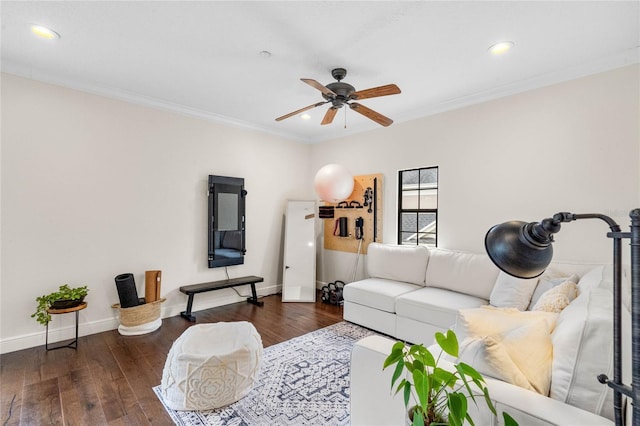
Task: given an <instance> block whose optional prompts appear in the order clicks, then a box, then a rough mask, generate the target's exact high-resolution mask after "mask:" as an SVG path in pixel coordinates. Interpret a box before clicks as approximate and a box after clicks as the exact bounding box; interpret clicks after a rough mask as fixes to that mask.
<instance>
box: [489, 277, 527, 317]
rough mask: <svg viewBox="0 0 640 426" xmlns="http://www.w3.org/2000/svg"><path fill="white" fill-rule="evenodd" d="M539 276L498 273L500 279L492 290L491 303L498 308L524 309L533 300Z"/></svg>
mask: <svg viewBox="0 0 640 426" xmlns="http://www.w3.org/2000/svg"><path fill="white" fill-rule="evenodd" d="M537 284H538V278H537V277H536V278H529V279H524V278H516V277H513V276H511V275H509V274H507V273H505V272H502V271H500V272H499V273H498V279H496V283H495V285H494V286H493V290H492V291H491V297H490V298H489V303H491V305H492V306H496V307H498V308H516V309H518V310H520V311H524V310H525V309H527V307H528V306H529V302H531V295H532V294H533V292H534V290H535V289H536V285H537Z"/></svg>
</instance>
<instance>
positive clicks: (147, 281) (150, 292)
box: [144, 271, 162, 303]
mask: <svg viewBox="0 0 640 426" xmlns="http://www.w3.org/2000/svg"><path fill="white" fill-rule="evenodd" d="M161 280H162V271H145V273H144V298H145V300H146V302H147V303H151V302H155V301H156V300H160V281H161Z"/></svg>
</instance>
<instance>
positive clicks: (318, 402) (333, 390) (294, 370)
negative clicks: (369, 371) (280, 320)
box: [153, 322, 376, 426]
mask: <svg viewBox="0 0 640 426" xmlns="http://www.w3.org/2000/svg"><path fill="white" fill-rule="evenodd" d="M373 334H376V333H375V332H373V331H371V330H368V329H366V328H362V327H359V326H357V325H355V324H351V323H347V322H341V323H338V324H335V325H332V326H329V327H325V328H322V329H320V330H317V331H314V332H311V333H308V334H305V335H303V336H300V337H296V338H294V339H291V340H287V341H286V342H282V343H279V344H277V345H273V346H269V347H267V348H265V350H264V353H263V357H262V366H261V369H260V374H259V375H258V378H257V380H256V383H255V385H254V387H253V390H251V391H250V392H249V394H248V395H247V396H246V397H244V398H243V399H241V400H240V401H238V402H236V403H234V404H231V405H229V406H227V407H224V408H220V409H216V410H207V411H174V410H171V409H170V408H168V407H167V406H166V405H165V404H164V401H162V396H161V395H160V386H156V387H155V388H153V390H154V391H155V393H156V395H157V396H158V398H159V399H160V401H162V404H163V405H164V408H165V409H166V410H167V412H168V413H169V415H170V416H171V418H172V419H173V421H174V423H175V424H177V425H181V426H201V425H202V426H254V425H270V426H276V425H277V426H280V425H296V426H297V425H348V424H349V364H350V358H351V348H352V347H353V345H354V343H355V342H356V341H357V340H360V339H362V338H363V337H366V336H370V335H373Z"/></svg>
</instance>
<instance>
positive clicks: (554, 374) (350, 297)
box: [344, 243, 630, 426]
mask: <svg viewBox="0 0 640 426" xmlns="http://www.w3.org/2000/svg"><path fill="white" fill-rule="evenodd" d="M548 271H550V272H551V271H553V274H557V275H556V276H554V277H553V278H556V277H558V276H563V278H562V279H563V280H564V279H565V277H567V276H569V275H572V274H575V275H576V276H574V277H573V278H574V281H578V279H579V281H578V285H577V288H578V294H579V295H578V297H577V298H576V299H575V300H574V301H572V302H571V303H570V304H569V306H567V307H566V308H565V309H564V310H562V312H560V313H553V314H548V315H550V318H551V319H550V320H548V321H547V323H548V326H549V327H548V331H547V332H546V334H544V332H543V335H542V336H538V337H541V338H543V339H546V340H544V342H543V344H542V345H544V344H548V345H549V348H550V350H549V354H552V355H549V366H548V370H546V372H545V371H543V373H541V374H542V375H548V376H549V380H548V384H549V391H548V394H546V395H544V394H540V393H536V392H534V391H532V390H527V389H524V388H523V387H520V386H515V385H513V384H510V383H507V382H506V381H509V380H510V379H511V376H508V375H506V373H504V374H503V373H502V372H501V371H493V370H490V371H489V372H487V371H486V365H484V364H482V361H481V357H478V356H477V353H476V355H474V357H473V358H472V359H473V361H469V358H465V359H463V360H464V361H466V362H469V363H471V364H473V365H474V366H475V367H476V368H478V369H479V370H480V371H481V373H484V375H485V377H487V380H488V385H489V386H488V387H489V390H490V392H491V396H492V398H493V399H494V400H495V402H496V406H497V408H498V409H499V411H500V410H506V411H508V412H509V414H510V415H512V416H513V417H514V418H515V419H516V420H518V421H519V422H520V425H522V426H524V425H569V426H572V425H576V426H577V425H605V424H608V425H610V424H613V422H612V419H613V408H612V407H613V404H612V392H611V390H610V389H608V388H607V386H605V385H602V384H600V383H599V382H598V381H597V380H596V376H597V375H598V374H600V373H605V374H607V375H608V376H609V377H611V376H612V362H613V361H612V356H611V354H612V344H613V343H612V339H611V337H610V336H611V330H612V313H611V310H612V296H611V280H610V278H609V276H610V268H608V267H606V266H605V265H594V264H581V263H554V264H552V265H551V267H550V268H549V269H548ZM366 272H367V275H368V278H365V279H363V280H360V281H356V282H353V283H350V284H348V285H347V286H345V288H344V319H345V320H347V321H350V322H353V323H356V324H359V325H362V326H364V327H367V328H370V329H373V330H376V331H379V332H380V333H383V334H386V335H388V336H390V337H392V338H395V339H398V340H402V341H406V342H411V343H423V344H425V345H427V346H430V345H432V344H433V337H434V334H435V332H436V331H445V330H446V329H449V328H452V329H454V330H456V332H457V334H458V337H459V339H460V341H461V350H462V348H463V346H465V344H467V346H466V347H471V344H472V343H473V340H474V339H472V338H471V337H472V336H471V335H469V334H468V333H469V330H468V328H469V327H471V328H473V326H474V324H466V325H465V322H464V319H465V316H464V315H461V314H465V313H466V314H470V313H474V314H476V315H477V314H478V313H480V315H481V317H480V318H485V316H483V315H484V312H485V311H486V314H487V315H486V318H490V317H492V316H493V315H494V312H492V311H496V312H495V313H496V314H499V315H503V314H505V315H513V318H515V319H518V318H521V317H522V318H526V319H527V321H528V319H529V318H530V316H533V315H536V313H535V312H534V313H532V312H528V311H527V308H530V307H531V306H530V305H533V303H532V302H531V299H532V298H533V299H534V301H535V300H540V297H541V294H542V293H543V292H544V291H543V290H546V289H548V288H550V287H549V282H550V281H549V280H551V278H548V279H547V278H545V277H547V275H546V273H545V275H543V279H541V280H539V279H537V278H536V279H534V280H519V279H516V278H513V277H510V276H508V275H507V274H504V273H503V272H501V271H499V270H498V268H497V267H495V266H494V265H493V263H492V262H491V260H490V259H489V258H488V256H487V255H485V254H473V253H466V252H461V251H453V250H444V249H427V248H426V247H422V246H409V247H408V246H394V245H385V244H376V243H373V244H371V245H369V248H368V255H367V259H366ZM549 277H551V274H549ZM489 304H493V305H496V306H498V307H499V309H493V310H492V309H490V308H483V306H484V305H489ZM516 307H517V309H519V310H516V309H514V308H516ZM505 308H507V309H505ZM520 310H521V311H522V312H520ZM543 314H544V315H546V313H543ZM543 314H540V315H543ZM470 318H476V319H475V320H474V321H477V318H479V317H478V316H476V317H473V316H471V317H470ZM497 318H499V317H497ZM508 318H511V317H508ZM623 320H625V321H626V323H628V321H629V316H628V312H627V313H626V314H625V315H623ZM468 321H469V320H468V319H467V322H468ZM480 322H482V321H480ZM504 322H505V323H510V322H511V320H510V319H508V320H506V321H504ZM626 323H625V324H626ZM465 326H466V328H465ZM465 337H469V339H467V340H464V339H465ZM525 337H527V338H528V336H525ZM505 339H506V338H505ZM476 340H477V339H476ZM533 340H534V339H533V338H532V340H531V341H533ZM504 342H507V340H504ZM504 342H502V343H504ZM536 342H537V341H536ZM393 343H394V340H392V339H389V338H386V337H381V336H372V337H369V338H366V339H363V340H362V341H360V342H358V343H357V344H356V345H355V347H354V350H353V352H352V363H351V366H352V367H351V368H352V371H351V422H352V424H353V425H354V426H356V425H392V424H403V423H402V422H403V421H404V420H403V419H404V405H403V402H402V398H401V396H398V397H397V398H394V397H392V395H391V392H390V389H389V386H390V375H391V372H390V371H384V372H383V371H382V364H383V361H384V359H385V357H386V356H387V355H388V354H389V353H390V349H391V346H392V345H393ZM536 344H537V343H536ZM521 346H525V347H526V344H524V345H521ZM485 350H486V349H485ZM628 353H630V351H628ZM551 357H552V359H551ZM449 361H455V360H449ZM476 364H480V365H476ZM483 370H484V371H483ZM625 373H626V371H625ZM498 379H501V380H498ZM505 380H506V381H505ZM534 381H535V380H534ZM545 392H546V391H545ZM628 411H630V410H628ZM476 418H477V419H481V420H480V421H478V420H476V424H480V425H494V424H496V425H497V424H500V421H501V418H498V419H495V418H493V417H492V415H491V414H490V413H489V412H488V410H481V411H480V412H479V413H477V415H476Z"/></svg>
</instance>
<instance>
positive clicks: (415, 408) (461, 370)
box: [383, 330, 518, 426]
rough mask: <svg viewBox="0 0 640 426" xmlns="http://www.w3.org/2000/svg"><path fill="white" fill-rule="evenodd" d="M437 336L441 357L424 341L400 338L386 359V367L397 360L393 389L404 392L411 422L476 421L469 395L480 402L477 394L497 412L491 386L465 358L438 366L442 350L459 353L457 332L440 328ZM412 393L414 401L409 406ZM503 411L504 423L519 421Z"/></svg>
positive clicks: (511, 425) (426, 425) (420, 425)
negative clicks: (447, 367) (448, 366)
mask: <svg viewBox="0 0 640 426" xmlns="http://www.w3.org/2000/svg"><path fill="white" fill-rule="evenodd" d="M435 338H436V342H437V343H438V346H440V348H441V351H440V353H439V354H438V358H435V357H434V356H433V354H431V352H430V351H429V350H428V349H427V348H425V347H424V345H412V346H407V345H405V344H404V343H402V342H397V343H395V344H394V345H393V348H392V349H391V354H389V356H388V357H387V358H386V359H385V361H384V366H383V369H385V368H387V367H389V366H391V365H394V364H395V371H394V372H393V376H392V378H391V390H392V391H393V390H394V389H395V393H396V394H397V393H398V392H400V391H402V392H403V394H404V405H405V407H406V408H407V410H408V415H409V420H410V424H411V425H413V426H433V425H450V426H459V425H463V424H464V422H465V421H467V422H468V423H469V424H470V425H474V422H473V419H472V418H471V416H470V415H469V413H468V411H467V408H468V400H469V399H471V400H472V401H473V403H474V404H476V405H477V402H476V397H482V398H483V399H484V401H485V402H486V404H487V406H488V407H489V409H490V410H491V412H492V413H493V414H494V415H495V414H496V409H495V407H494V405H493V403H492V402H491V398H490V397H489V389H487V387H486V385H485V381H484V378H483V377H482V375H481V374H480V373H478V372H477V371H476V370H475V369H474V368H473V367H471V366H470V365H468V364H465V363H463V362H459V363H457V364H454V369H455V371H453V372H451V371H448V370H445V369H443V368H441V367H439V366H438V362H439V361H440V357H441V355H442V352H443V351H444V352H446V353H447V354H449V355H451V356H453V357H455V358H457V357H458V338H457V337H456V334H455V333H454V332H453V331H452V330H448V331H447V334H446V335H445V334H443V333H440V332H437V333H436V335H435ZM405 370H406V371H405ZM407 373H408V374H407ZM396 384H397V385H396ZM474 389H475V390H474ZM412 397H413V404H414V405H412V406H411V407H409V400H410V399H411V398H412ZM502 414H503V418H504V422H505V426H517V425H518V423H517V422H516V421H515V420H514V419H513V418H512V417H511V416H509V414H507V413H505V412H503V413H502Z"/></svg>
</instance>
